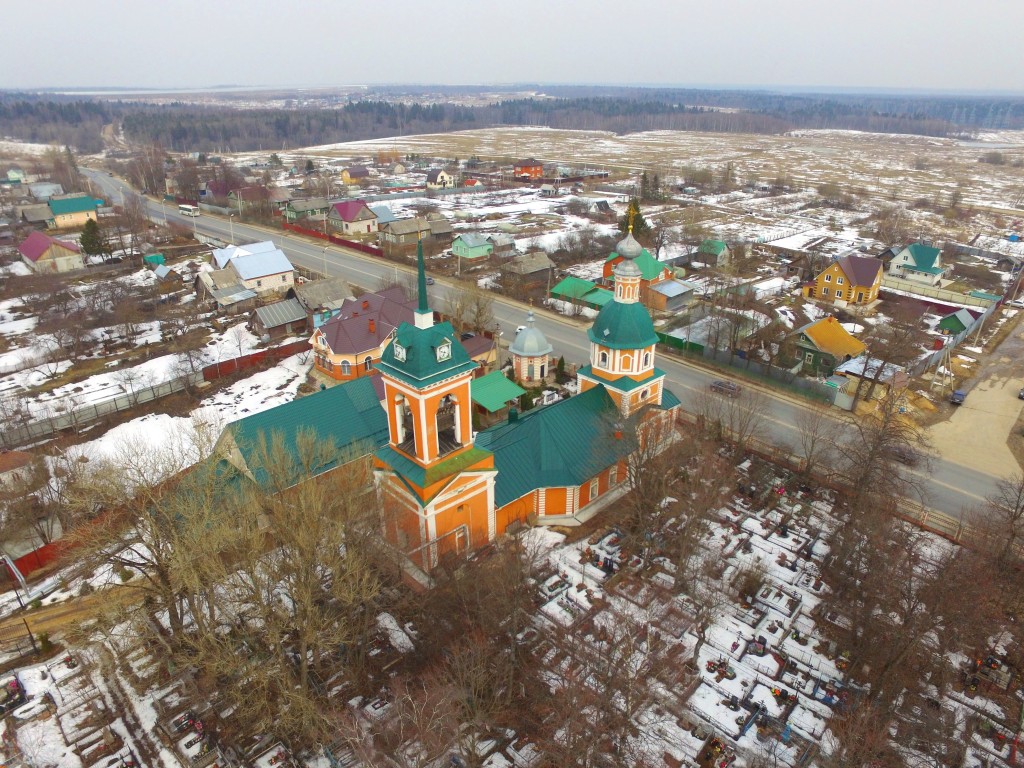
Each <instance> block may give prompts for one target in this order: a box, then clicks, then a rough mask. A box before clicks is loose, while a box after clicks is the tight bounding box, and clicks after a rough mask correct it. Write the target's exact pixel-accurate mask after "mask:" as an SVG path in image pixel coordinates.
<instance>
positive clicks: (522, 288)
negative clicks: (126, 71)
mask: <svg viewBox="0 0 1024 768" xmlns="http://www.w3.org/2000/svg"><path fill="white" fill-rule="evenodd" d="M554 269H555V263H554V262H553V261H552V260H551V259H550V258H549V257H548V255H547V253H545V252H544V251H531V252H529V253H524V254H523V255H522V256H514V257H513V258H511V259H509V260H508V261H506V262H505V263H503V264H502V265H501V267H500V268H499V270H500V272H501V285H502V287H503V288H504V289H505V290H506V291H507V292H509V293H511V294H513V295H516V294H518V295H524V294H525V293H528V292H529V291H532V290H535V289H537V288H546V287H547V286H549V285H551V282H552V277H553V274H554Z"/></svg>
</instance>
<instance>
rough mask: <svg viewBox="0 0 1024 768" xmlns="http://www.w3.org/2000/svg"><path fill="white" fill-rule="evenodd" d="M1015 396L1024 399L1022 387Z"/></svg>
mask: <svg viewBox="0 0 1024 768" xmlns="http://www.w3.org/2000/svg"><path fill="white" fill-rule="evenodd" d="M1017 397H1018V399H1020V400H1024V389H1022V390H1021V391H1020V392H1018V393H1017Z"/></svg>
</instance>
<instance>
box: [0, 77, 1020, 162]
mask: <svg viewBox="0 0 1024 768" xmlns="http://www.w3.org/2000/svg"><path fill="white" fill-rule="evenodd" d="M524 90H533V91H536V92H542V93H543V94H544V96H543V97H536V98H518V99H508V100H504V101H499V102H498V103H495V104H491V105H488V106H476V107H463V106H456V105H453V104H448V103H434V102H437V101H444V100H446V99H455V98H457V96H458V95H460V94H481V93H492V92H493V89H487V88H485V87H477V88H469V87H467V88H459V87H454V86H447V87H446V86H431V87H421V88H403V87H385V88H375V89H372V90H371V91H369V92H368V93H367V94H365V95H364V96H363V97H362V98H361V99H360V100H357V101H350V102H349V103H346V104H344V105H342V106H340V107H338V108H336V109H327V108H322V109H318V108H297V109H259V108H257V109H235V108H230V107H202V106H197V105H194V104H184V103H175V104H167V105H146V104H139V103H137V102H122V101H116V100H105V99H98V98H93V99H84V98H76V97H70V96H56V95H48V94H24V93H13V92H7V93H0V136H6V137H12V138H17V139H21V140H24V141H31V142H38V143H43V144H59V145H69V146H72V147H74V148H75V149H76V150H78V151H79V152H83V153H92V152H98V151H99V150H101V149H102V148H103V146H104V143H103V137H102V130H103V128H104V126H107V125H114V126H119V127H120V128H122V129H123V131H124V134H125V136H126V137H127V138H128V139H129V140H130V141H132V142H137V143H141V144H159V145H161V146H163V147H164V148H166V149H170V150H176V151H205V152H232V151H235V152H237V151H247V150H255V149H265V150H282V149H293V148H297V147H305V146H311V145H316V144H329V143H334V142H341V141H353V140H359V139H373V138H382V137H386V136H400V135H410V134H417V133H438V132H445V131H456V130H465V129H469V128H483V127H491V126H502V125H515V126H523V125H526V126H549V127H552V128H565V129H583V130H606V131H612V132H614V133H620V134H621V133H631V132H635V131H647V130H687V131H714V132H739V133H771V134H777V133H785V132H786V131H790V130H794V129H797V128H834V129H839V128H843V129H854V130H863V131H879V132H885V133H908V134H918V135H924V136H951V135H970V134H972V133H976V132H978V131H981V130H996V129H1022V128H1024V99H1019V98H1002V97H968V96H962V97H958V96H944V95H925V96H920V95H918V96H915V95H884V94H881V95H880V94H828V93H822V94H811V93H807V94H781V93H772V92H768V91H726V90H696V89H670V88H624V87H611V86H609V87H596V86H578V87H573V86H559V87H542V86H539V85H538V86H523V87H520V88H519V89H518V91H517V92H519V93H522V92H523V91H524ZM417 100H419V101H420V102H422V103H417ZM410 102H411V103H410ZM427 102H430V103H427Z"/></svg>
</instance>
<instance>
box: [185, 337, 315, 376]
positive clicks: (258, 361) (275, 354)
mask: <svg viewBox="0 0 1024 768" xmlns="http://www.w3.org/2000/svg"><path fill="white" fill-rule="evenodd" d="M310 349H311V347H310V346H309V342H308V341H306V340H305V339H299V340H298V341H293V342H291V343H289V344H282V345H281V346H280V347H271V348H270V349H261V350H260V351H259V352H252V353H251V354H248V355H242V356H241V357H233V358H231V359H230V360H223V361H221V362H218V363H213V364H212V365H208V366H206V367H205V368H203V380H204V381H215V380H217V379H219V378H221V377H222V376H230V375H231V374H233V373H237V372H238V371H245V370H248V369H249V368H258V367H261V366H264V365H267V364H268V363H276V362H278V361H279V360H284V359H285V358H286V357H291V356H292V355H297V354H299V353H300V352H307V351H309V350H310Z"/></svg>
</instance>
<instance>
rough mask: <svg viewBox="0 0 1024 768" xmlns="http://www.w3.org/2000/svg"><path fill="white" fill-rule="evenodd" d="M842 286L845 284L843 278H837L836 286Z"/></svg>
mask: <svg viewBox="0 0 1024 768" xmlns="http://www.w3.org/2000/svg"><path fill="white" fill-rule="evenodd" d="M842 284H843V278H841V277H837V278H836V285H842Z"/></svg>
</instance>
